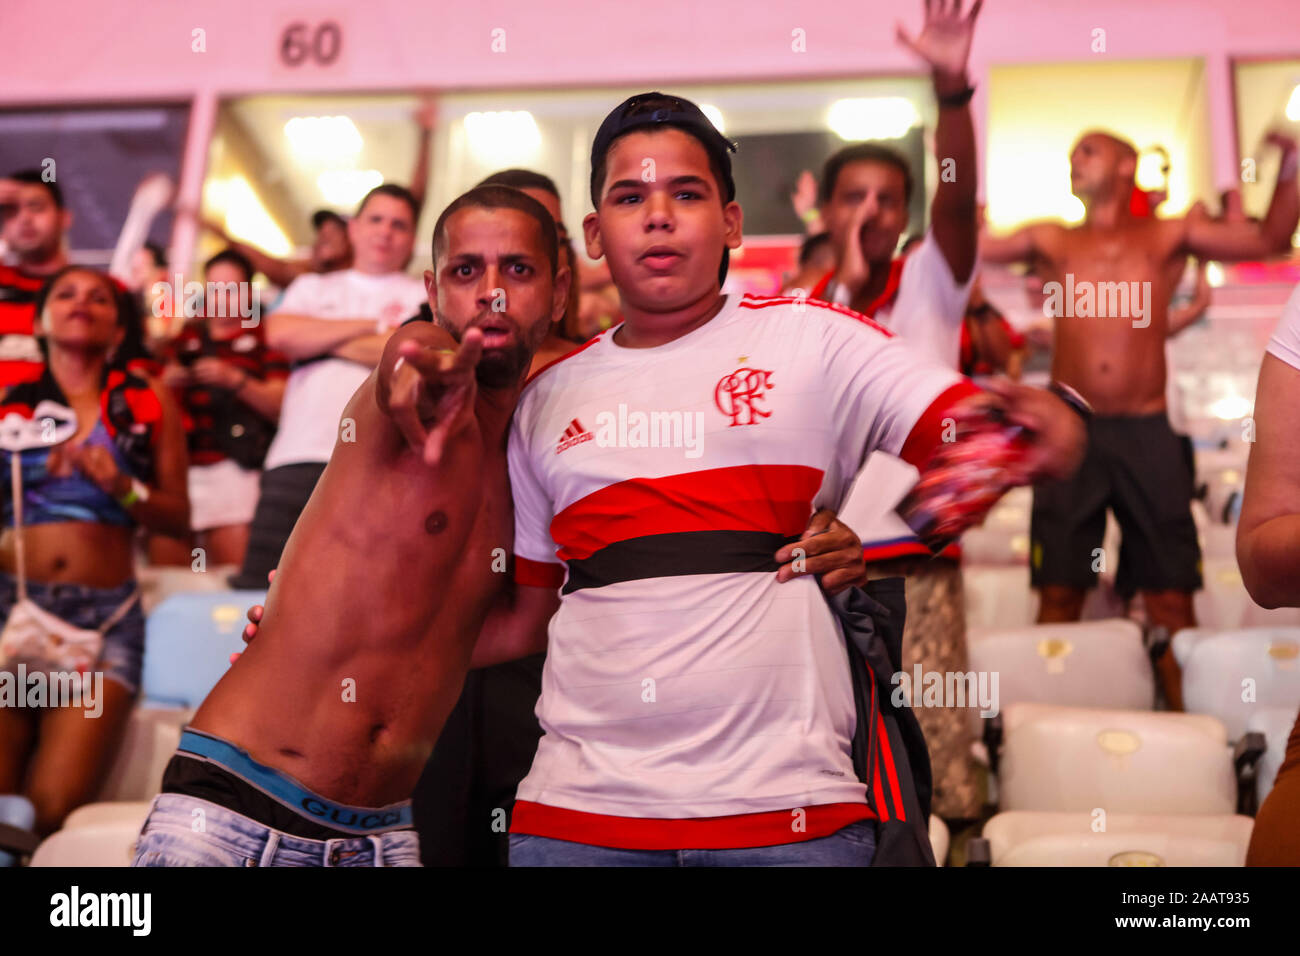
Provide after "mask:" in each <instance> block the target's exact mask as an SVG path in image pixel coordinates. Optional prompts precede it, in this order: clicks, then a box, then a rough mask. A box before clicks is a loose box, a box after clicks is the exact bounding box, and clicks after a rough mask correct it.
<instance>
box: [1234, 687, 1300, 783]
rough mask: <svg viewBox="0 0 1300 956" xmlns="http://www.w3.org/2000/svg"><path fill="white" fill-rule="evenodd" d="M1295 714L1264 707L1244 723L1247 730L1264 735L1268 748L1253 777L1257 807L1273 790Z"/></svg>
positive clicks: (1282, 709) (1284, 755)
mask: <svg viewBox="0 0 1300 956" xmlns="http://www.w3.org/2000/svg"><path fill="white" fill-rule="evenodd" d="M1296 720H1297V718H1296V712H1295V711H1294V710H1286V709H1284V708H1282V707H1265V708H1262V709H1260V710H1257V711H1255V713H1254V714H1252V715H1251V717H1250V720H1248V721H1246V729H1247V730H1258V731H1259V732H1260V733H1262V734H1263V735H1264V745H1265V746H1266V747H1267V748H1268V749H1267V750H1265V751H1264V755H1263V756H1262V757H1260V758H1259V768H1258V770H1257V773H1256V777H1255V796H1256V798H1257V800H1258V801H1259V802H1258V804H1257V806H1263V805H1264V798H1265V797H1267V796H1268V792H1269V791H1270V790H1272V789H1273V783H1274V781H1276V780H1277V772H1278V771H1279V770H1281V769H1282V761H1283V760H1285V759H1286V744H1287V740H1289V739H1290V737H1291V728H1293V727H1294V726H1295V724H1296Z"/></svg>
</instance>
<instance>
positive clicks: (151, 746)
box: [97, 706, 194, 801]
mask: <svg viewBox="0 0 1300 956" xmlns="http://www.w3.org/2000/svg"><path fill="white" fill-rule="evenodd" d="M193 713H194V711H193V710H192V709H190V708H180V707H142V706H137V707H136V708H135V709H134V710H133V711H132V712H131V720H130V722H129V723H128V724H127V727H126V734H125V736H124V737H123V739H122V745H121V747H119V748H118V752H117V756H116V757H114V759H113V763H112V764H111V765H110V766H109V770H108V775H107V776H106V777H105V778H104V784H103V786H101V787H100V789H99V794H98V797H97V798H98V799H99V800H101V801H133V800H148V799H150V798H151V797H153V796H154V794H156V793H157V792H158V787H159V784H161V782H162V775H163V770H164V769H165V768H166V766H167V761H169V760H170V759H171V757H172V754H173V753H175V751H176V745H177V744H178V743H180V740H181V728H182V727H183V726H184V725H185V723H186V721H188V720H189V718H190V716H191V715H193Z"/></svg>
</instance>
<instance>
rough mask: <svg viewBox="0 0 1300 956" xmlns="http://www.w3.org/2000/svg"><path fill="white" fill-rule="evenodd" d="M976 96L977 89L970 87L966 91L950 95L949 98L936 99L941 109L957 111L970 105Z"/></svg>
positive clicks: (940, 97)
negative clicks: (972, 98)
mask: <svg viewBox="0 0 1300 956" xmlns="http://www.w3.org/2000/svg"><path fill="white" fill-rule="evenodd" d="M974 95H975V87H973V86H968V87H966V89H964V90H958V91H957V92H956V93H949V94H948V95H947V96H939V97H936V99H938V101H939V105H940V106H941V107H944V108H946V109H957V108H958V107H962V106H965V105H966V104H967V103H969V102H970V101H971V97H972V96H974Z"/></svg>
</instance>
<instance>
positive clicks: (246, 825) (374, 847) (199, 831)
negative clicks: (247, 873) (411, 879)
mask: <svg viewBox="0 0 1300 956" xmlns="http://www.w3.org/2000/svg"><path fill="white" fill-rule="evenodd" d="M196 811H197V812H196ZM131 865H132V866H419V865H420V842H419V838H418V837H417V836H416V834H415V831H414V830H412V829H402V830H385V831H383V832H380V833H375V834H372V835H370V836H357V837H348V838H346V839H335V840H307V839H304V838H303V837H297V836H292V835H290V834H288V833H281V832H280V831H279V830H272V829H271V828H270V827H266V826H263V825H262V824H260V823H257V822H256V821H254V820H250V819H248V817H246V816H243V815H242V814H239V813H236V812H234V811H233V810H227V809H226V808H225V807H222V806H218V805H217V804H215V803H209V802H208V801H207V800H200V799H197V798H195V797H190V796H186V795H184V794H179V793H163V794H159V795H158V796H157V797H156V798H155V799H154V802H153V809H152V810H150V812H149V817H148V819H147V820H145V823H144V828H143V829H142V830H141V831H140V838H139V840H138V841H137V842H136V847H135V859H134V860H133V861H132V863H131Z"/></svg>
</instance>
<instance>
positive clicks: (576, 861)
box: [510, 820, 876, 866]
mask: <svg viewBox="0 0 1300 956" xmlns="http://www.w3.org/2000/svg"><path fill="white" fill-rule="evenodd" d="M875 855H876V822H875V821H874V820H859V821H858V822H857V823H850V824H849V825H848V826H846V827H841V828H840V829H838V830H836V831H835V832H834V833H832V834H830V835H829V836H824V837H817V838H816V839H812V840H803V841H801V842H799V843H782V844H779V845H777V846H756V847H737V848H736V849H730V850H623V849H619V848H617V847H607V846H590V845H588V844H586V843H571V842H569V841H568V840H552V839H551V838H550V837H541V836H533V835H532V834H527V833H512V834H510V865H511V866H870V865H871V861H872V859H874V857H875Z"/></svg>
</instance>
